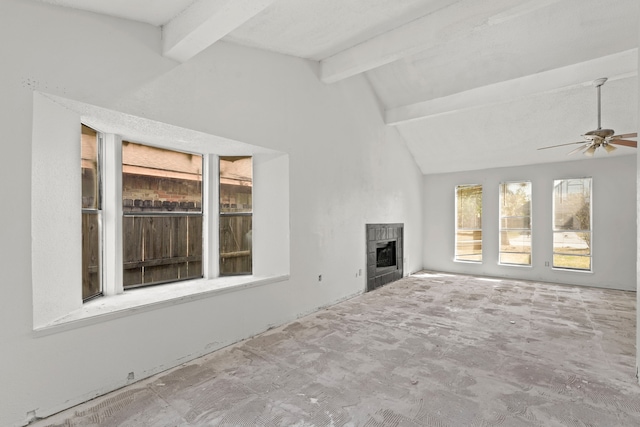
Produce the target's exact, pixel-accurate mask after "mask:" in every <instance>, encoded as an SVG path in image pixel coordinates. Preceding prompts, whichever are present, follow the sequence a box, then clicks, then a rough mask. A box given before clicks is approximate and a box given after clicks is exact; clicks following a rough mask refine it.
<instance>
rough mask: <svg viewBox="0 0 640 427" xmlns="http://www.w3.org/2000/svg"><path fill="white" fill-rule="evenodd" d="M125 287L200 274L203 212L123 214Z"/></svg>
mask: <svg viewBox="0 0 640 427" xmlns="http://www.w3.org/2000/svg"><path fill="white" fill-rule="evenodd" d="M122 230H123V236H124V239H123V261H124V272H123V274H124V276H123V281H124V287H125V288H128V287H133V286H139V285H149V284H155V283H164V282H170V281H176V280H184V279H191V278H197V277H202V216H200V215H184V214H164V215H155V216H145V215H126V216H125V217H124V218H123V221H122Z"/></svg>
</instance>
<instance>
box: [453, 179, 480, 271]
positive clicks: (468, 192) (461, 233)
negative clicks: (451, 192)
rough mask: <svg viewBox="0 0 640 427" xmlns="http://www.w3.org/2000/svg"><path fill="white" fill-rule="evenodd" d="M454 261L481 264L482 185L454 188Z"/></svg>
mask: <svg viewBox="0 0 640 427" xmlns="http://www.w3.org/2000/svg"><path fill="white" fill-rule="evenodd" d="M455 215H456V234H455V240H456V241H455V260H456V261H471V262H482V185H458V186H456V214H455Z"/></svg>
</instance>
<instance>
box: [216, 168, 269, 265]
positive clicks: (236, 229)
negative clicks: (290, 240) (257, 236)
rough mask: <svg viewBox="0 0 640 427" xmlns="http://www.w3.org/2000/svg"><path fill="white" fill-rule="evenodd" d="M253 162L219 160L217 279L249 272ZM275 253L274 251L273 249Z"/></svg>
mask: <svg viewBox="0 0 640 427" xmlns="http://www.w3.org/2000/svg"><path fill="white" fill-rule="evenodd" d="M252 220H253V159H252V158H251V157H250V156H221V157H220V230H219V232H220V236H219V238H220V275H221V276H231V275H240V274H252V271H253V244H252V240H253V224H252ZM274 250H277V248H274Z"/></svg>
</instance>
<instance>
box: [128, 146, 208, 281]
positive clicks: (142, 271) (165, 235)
mask: <svg viewBox="0 0 640 427" xmlns="http://www.w3.org/2000/svg"><path fill="white" fill-rule="evenodd" d="M122 205H123V206H122V209H123V212H124V218H123V222H122V233H123V239H122V241H123V261H124V271H123V281H124V287H125V289H126V288H132V287H136V286H146V285H151V284H159V283H166V282H175V281H178V280H186V279H193V278H199V277H202V244H203V239H202V156H201V155H198V154H190V153H183V152H179V151H173V150H166V149H162V148H156V147H150V146H147V145H142V144H137V143H133V142H123V144H122Z"/></svg>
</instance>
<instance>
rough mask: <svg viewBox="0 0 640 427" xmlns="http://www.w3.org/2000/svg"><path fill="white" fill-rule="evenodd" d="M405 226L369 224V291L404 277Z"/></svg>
mask: <svg viewBox="0 0 640 427" xmlns="http://www.w3.org/2000/svg"><path fill="white" fill-rule="evenodd" d="M403 228H404V224H367V291H372V290H374V289H376V288H379V287H380V286H383V285H386V284H387V283H390V282H393V281H396V280H398V279H400V278H401V277H402V271H403V270H402V260H403V247H402V242H403Z"/></svg>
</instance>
